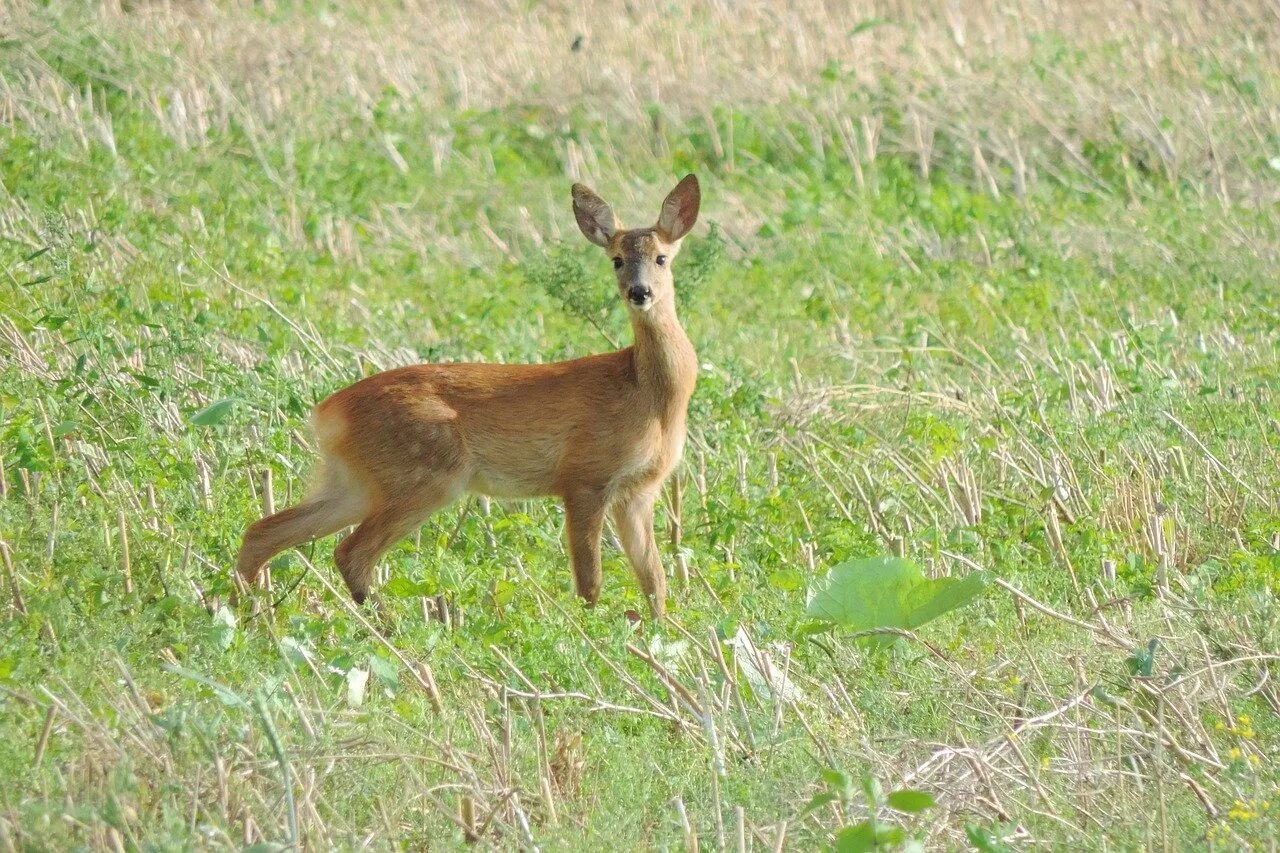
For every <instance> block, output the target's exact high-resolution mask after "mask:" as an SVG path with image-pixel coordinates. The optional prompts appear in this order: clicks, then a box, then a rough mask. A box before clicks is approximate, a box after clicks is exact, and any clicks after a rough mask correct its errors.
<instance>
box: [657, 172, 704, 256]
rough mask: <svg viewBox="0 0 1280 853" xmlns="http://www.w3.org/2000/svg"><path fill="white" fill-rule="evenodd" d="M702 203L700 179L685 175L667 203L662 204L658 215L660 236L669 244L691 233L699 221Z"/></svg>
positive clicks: (668, 196) (668, 197)
mask: <svg viewBox="0 0 1280 853" xmlns="http://www.w3.org/2000/svg"><path fill="white" fill-rule="evenodd" d="M701 203H702V190H700V189H699V188H698V179H697V178H696V177H695V176H693V175H685V176H684V180H682V181H680V183H678V184H676V188H675V189H673V190H672V191H671V192H670V194H669V195H667V199H666V201H664V202H663V203H662V213H660V214H658V226H657V229H658V234H659V235H660V236H661V237H662V239H664V240H666V241H667V242H668V243H674V242H675V241H677V240H679V239H680V238H681V237H683V236H684V235H686V234H688V233H689V229H690V228H692V227H693V223H695V222H697V221H698V206H699V205H700V204H701Z"/></svg>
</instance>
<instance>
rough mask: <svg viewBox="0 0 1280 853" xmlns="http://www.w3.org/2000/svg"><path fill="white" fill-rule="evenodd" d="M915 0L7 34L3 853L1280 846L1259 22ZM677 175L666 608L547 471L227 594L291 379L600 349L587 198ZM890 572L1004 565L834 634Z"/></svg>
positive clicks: (303, 394) (0, 725)
mask: <svg viewBox="0 0 1280 853" xmlns="http://www.w3.org/2000/svg"><path fill="white" fill-rule="evenodd" d="M923 5H924V6H925V7H924V8H922V7H921V6H922V4H915V3H892V2H889V3H875V4H872V3H856V4H852V5H851V6H848V7H845V6H843V5H841V4H830V5H829V6H828V5H827V4H822V3H817V2H803V3H800V4H798V5H797V6H796V7H795V8H794V10H793V11H792V12H791V13H790V14H783V13H781V12H778V11H775V10H774V8H773V6H772V5H771V4H765V3H763V2H755V0H745V2H742V3H728V2H724V3H720V2H716V3H711V4H705V5H704V4H687V5H686V4H680V3H658V2H652V0H634V2H631V3H628V4H623V5H614V4H600V5H596V4H587V3H584V2H578V0H566V1H565V2H553V3H546V4H539V3H515V2H499V0H484V2H480V3H476V4H452V3H447V2H443V0H421V2H416V3H415V2H409V3H377V4H365V5H360V4H351V5H350V6H346V5H340V4H337V3H329V2H299V3H289V2H275V0H271V2H260V3H228V4H218V5H214V4H212V3H179V2H173V3H146V2H132V3H121V2H120V0H116V2H114V3H111V2H107V3H103V4H101V6H97V5H94V4H79V3H71V2H56V1H55V2H51V3H30V2H25V0H22V2H18V3H16V4H9V5H7V6H6V7H5V8H3V9H0V35H2V40H0V268H2V269H3V275H0V309H2V310H0V454H2V456H3V461H2V465H0V474H2V479H0V557H2V558H3V559H2V568H3V575H2V579H0V608H3V621H2V622H0V774H2V775H3V778H4V779H5V781H4V782H3V783H0V850H9V849H20V850H28V849H29V850H44V849H48V850H54V849H69V848H73V847H87V848H94V849H98V848H106V849H151V850H159V849H190V848H198V849H206V848H207V849H223V848H239V847H248V848H252V849H254V850H266V849H284V848H286V847H288V846H290V845H297V846H300V847H305V848H307V849H317V850H319V849H332V848H363V847H369V848H371V849H386V848H397V849H424V848H428V847H433V848H449V847H454V846H460V845H462V844H463V843H464V840H475V841H477V843H478V844H480V845H481V846H484V847H495V848H498V847H500V848H512V847H524V848H532V847H535V846H536V847H538V848H541V849H548V850H550V849H583V850H587V849H600V848H602V847H605V846H608V847H611V848H613V849H619V850H622V849H631V848H637V847H645V848H667V849H691V848H693V847H694V846H695V845H701V846H702V847H705V848H722V847H727V848H730V849H743V848H750V849H754V850H774V849H777V848H778V847H785V848H786V849H797V850H804V849H815V848H821V847H824V846H833V845H834V846H836V847H837V848H838V849H841V850H857V849H868V847H867V845H868V844H870V843H873V842H874V843H877V844H878V845H879V846H882V847H887V848H894V847H900V846H904V845H906V846H910V845H911V844H913V843H916V842H919V843H923V844H924V845H925V846H926V847H928V848H930V849H933V848H938V849H953V848H964V847H965V846H971V847H975V848H977V849H982V850H1001V849H1018V848H1024V847H1052V848H1068V847H1071V848H1077V849H1112V848H1121V849H1132V848H1157V849H1166V850H1167V849H1176V848H1223V849H1240V848H1248V847H1253V846H1256V847H1259V848H1262V849H1266V848H1268V845H1271V846H1272V847H1273V846H1274V843H1275V841H1274V839H1275V837H1276V835H1277V833H1280V759H1277V757H1276V756H1277V755H1280V717H1278V716H1277V715H1280V684H1278V683H1277V677H1278V676H1280V608H1278V607H1277V599H1276V593H1277V590H1278V589H1280V510H1278V507H1277V497H1278V493H1277V488H1278V487H1280V453H1278V447H1277V445H1278V443H1280V409H1278V408H1277V406H1278V405H1280V399H1278V390H1280V386H1278V384H1277V383H1280V338H1278V324H1277V319H1278V317H1280V287H1278V284H1280V217H1278V216H1277V209H1278V208H1277V205H1278V203H1280V111H1278V110H1277V106H1276V105H1277V104H1280V59H1278V58H1280V17H1277V11H1276V8H1275V6H1274V5H1273V4H1270V3H1264V2H1251V1H1247V2H1243V3H1237V4H1232V5H1231V6H1230V7H1226V6H1223V7H1221V8H1219V9H1215V8H1213V6H1212V4H1200V3H1193V2H1184V0H1175V1H1174V2H1172V3H1170V4H1168V5H1167V6H1162V5H1160V4H1143V3H1134V4H1127V3H1126V4H1114V6H1113V4H1109V3H1101V2H1081V3H1074V2H1073V3H1067V2H1054V0H1017V2H1014V3H1010V4H996V3H987V2H981V0H957V2H952V3H939V4H923ZM86 7H92V8H86ZM688 171H695V172H697V173H698V175H699V177H700V178H701V180H702V186H703V199H704V201H703V208H702V220H701V223H700V224H699V226H698V228H697V229H696V230H695V232H694V233H693V234H692V235H691V236H690V237H689V238H688V239H687V240H686V247H685V251H684V253H683V254H682V255H681V257H680V259H679V260H678V261H677V262H676V266H675V275H676V282H677V288H678V290H679V294H680V296H679V302H680V311H681V316H682V318H683V320H684V324H685V326H686V329H687V330H688V333H689V336H690V338H691V339H692V340H693V342H694V344H695V346H696V347H697V348H698V352H699V358H700V360H701V362H702V368H701V375H700V379H699V384H698V388H697V391H696V393H695V395H694V399H693V402H692V405H691V410H690V437H689V444H688V448H687V451H686V457H685V462H684V463H683V465H682V467H681V468H680V469H679V470H678V476H677V478H676V479H677V482H678V484H679V492H680V499H679V500H678V501H677V500H676V499H675V497H674V494H668V495H667V496H666V498H665V500H664V506H663V507H662V508H660V519H661V521H660V526H661V528H662V529H661V530H660V536H661V538H662V540H663V542H664V558H665V562H666V566H667V569H668V573H669V575H670V576H671V577H672V583H673V590H672V596H671V601H670V606H669V619H668V620H666V621H665V622H663V623H662V624H656V625H655V624H652V623H650V624H645V625H642V626H640V627H635V626H633V625H632V624H631V623H630V621H629V620H628V619H627V618H626V616H625V613H626V611H628V610H631V609H639V610H643V609H644V608H643V604H642V601H641V597H640V595H639V593H638V590H637V588H636V585H635V582H634V580H633V579H632V576H631V572H630V571H629V569H628V568H627V567H626V564H625V560H624V559H623V558H622V556H621V555H620V554H619V553H618V551H617V549H616V548H613V547H611V546H610V544H609V542H608V541H606V556H605V586H604V593H603V595H602V600H601V605H600V606H599V607H598V608H597V609H595V610H591V611H588V610H585V609H584V608H582V607H581V605H580V604H579V602H578V600H577V599H576V598H575V596H574V595H573V592H572V586H571V578H570V572H569V570H568V560H567V556H566V554H565V549H564V545H563V541H562V532H561V527H562V517H561V510H560V508H559V506H558V505H556V504H555V503H553V502H549V501H548V502H529V503H520V504H510V505H506V504H500V503H497V502H495V503H493V504H492V506H489V505H481V504H479V503H467V504H465V505H464V504H458V505H456V506H454V507H452V508H450V509H449V510H446V511H444V512H441V513H440V514H438V515H437V516H436V517H434V518H433V519H432V520H431V521H430V522H429V523H428V524H427V525H426V526H424V527H423V528H422V530H421V533H420V534H419V535H418V536H416V537H413V538H410V539H408V540H406V541H405V542H403V543H401V544H400V545H399V546H398V547H396V548H395V549H394V550H393V551H392V552H391V553H390V554H389V555H388V557H387V559H386V560H385V561H384V562H385V566H384V568H385V577H386V580H385V581H384V583H383V584H382V587H381V590H382V595H381V599H382V604H383V612H382V613H381V614H376V613H375V612H374V611H372V610H362V609H357V608H355V607H353V606H352V605H351V604H350V602H349V600H348V599H347V597H346V596H345V595H342V594H337V590H338V588H339V587H340V585H341V581H340V578H339V577H338V575H337V574H336V572H335V570H334V567H333V561H332V550H333V544H334V542H333V541H332V539H330V540H322V541H320V542H318V543H315V545H313V546H311V547H308V548H304V549H302V550H301V551H300V552H291V553H289V554H286V555H284V556H282V557H281V558H279V559H277V560H276V561H275V562H274V564H273V565H272V568H271V590H270V592H266V591H264V592H262V593H261V594H260V595H259V596H257V598H256V599H255V600H254V601H253V602H245V601H242V602H240V603H239V604H238V605H237V606H229V605H228V603H227V601H228V593H229V591H230V588H231V585H230V574H229V573H230V569H231V567H232V565H233V562H234V557H235V550H236V547H237V545H238V542H239V537H240V535H241V533H242V532H243V529H244V527H245V526H246V525H247V524H248V523H250V522H251V521H253V520H255V519H256V518H258V517H259V516H260V515H261V514H262V513H263V512H264V508H265V507H266V506H269V505H275V506H284V505H285V504H287V503H289V502H291V501H292V500H295V499H296V498H297V497H298V495H299V493H300V491H301V490H302V489H303V488H304V487H305V484H306V482H307V476H308V473H309V470H310V469H309V466H310V464H311V460H312V453H311V450H310V448H311V445H312V442H313V439H312V437H311V436H310V435H309V433H308V431H307V421H306V416H307V412H308V410H309V408H310V406H311V405H312V404H314V403H315V402H316V401H318V400H320V399H322V398H323V397H324V396H325V395H327V394H329V393H331V392H332V391H334V390H337V389H338V388H340V387H343V386H344V385H346V384H349V383H350V382H352V381H354V380H356V379H357V378H359V377H361V376H363V375H367V374H369V373H371V372H373V371H376V370H379V369H383V368H386V367H390V366H393V365H398V364H405V363H412V362H418V361H459V360H486V361H505V362H521V361H549V360H555V359H560V358H567V357H574V356H578V355H584V354H587V353H590V352H596V351H601V350H603V349H607V348H609V347H610V346H611V345H612V343H617V344H618V345H625V343H626V342H627V339H628V336H629V334H630V332H629V330H628V328H627V325H626V322H625V318H624V312H623V310H622V309H621V307H620V306H618V305H617V304H615V303H616V297H615V296H614V292H615V291H614V286H613V284H612V277H611V276H612V272H611V270H610V269H609V266H608V261H607V259H606V258H605V257H604V256H603V255H602V254H601V253H599V252H598V251H597V250H595V249H594V248H592V247H590V246H588V245H586V243H585V241H584V240H583V239H582V238H581V236H580V235H579V234H578V232H577V228H576V227H575V225H574V220H573V215H572V212H571V209H570V201H569V186H570V184H571V182H572V181H575V180H583V181H586V182H587V183H589V184H591V185H592V186H594V187H595V188H596V190H598V191H599V192H600V193H601V194H602V195H603V196H604V197H605V198H607V199H608V200H609V201H610V202H611V203H612V204H613V205H614V208H615V210H617V211H618V212H619V213H620V215H621V216H622V218H623V220H624V222H625V223H626V224H627V225H633V226H634V225H644V224H648V223H649V222H651V221H652V220H653V219H655V218H656V215H657V210H658V205H659V203H660V201H661V199H662V197H663V195H664V194H665V192H666V191H667V190H668V189H669V188H670V187H671V186H672V185H673V184H674V181H675V180H676V179H677V178H678V177H679V176H680V175H683V174H684V173H685V172H688ZM676 519H678V523H677V522H676V521H675V520H676ZM677 551H678V559H677V554H676V552H677ZM885 554H902V555H905V556H906V557H908V558H910V559H912V560H913V561H914V562H915V563H916V564H918V565H919V566H920V567H921V568H922V569H923V571H924V573H925V574H926V575H928V576H930V577H943V576H953V577H963V576H967V575H969V573H971V572H972V571H974V570H976V569H982V570H985V571H986V572H987V573H988V575H989V576H990V577H991V582H990V583H988V584H987V586H986V588H985V590H984V592H983V593H982V594H981V595H980V596H979V597H978V598H977V599H976V600H975V601H973V602H972V603H970V604H969V605H968V606H966V607H964V608H963V609H959V610H956V611H954V612H952V613H949V614H947V615H945V616H944V617H942V618H940V619H938V620H936V621H934V622H930V623H929V624H927V625H924V626H921V627H919V628H918V629H917V630H916V631H914V632H908V633H907V635H905V636H900V637H898V638H897V640H896V642H895V643H893V644H892V645H889V646H888V647H885V646H868V645H866V644H865V643H863V642H861V641H859V640H858V639H857V638H855V637H853V636H851V635H850V633H849V632H847V631H840V630H836V631H830V632H826V633H822V634H818V635H813V634H811V633H810V632H809V631H808V630H807V622H806V617H805V607H806V596H807V593H808V591H810V590H811V589H813V588H814V586H815V585H816V584H818V583H820V581H821V578H822V577H823V576H824V575H825V573H826V572H827V571H828V570H829V569H830V568H831V567H832V566H834V565H836V564H838V563H841V562H842V561H845V560H848V559H853V558H863V557H873V556H878V555H885ZM678 562H681V563H683V565H684V566H685V567H686V568H687V572H688V576H689V579H688V582H687V583H684V584H680V583H677V580H676V572H677V563H678ZM335 585H336V586H335ZM902 788H907V789H912V790H918V791H922V792H926V793H928V794H929V795H931V796H932V798H933V799H934V800H935V802H934V804H933V805H932V806H931V807H928V808H925V809H924V810H923V811H921V812H919V813H911V811H910V810H909V809H905V810H904V809H895V808H891V807H890V806H888V805H885V804H884V803H883V795H884V794H885V793H886V792H892V791H895V790H898V789H902ZM895 802H897V803H898V804H900V805H901V804H903V803H905V802H906V801H905V800H901V799H899V800H897V801H895ZM868 819H870V820H872V821H873V823H872V824H865V823H863V822H864V821H867V820H868ZM859 826H861V827H862V828H861V829H858V827H859ZM869 829H870V830H874V833H872V834H873V835H875V838H874V839H872V838H870V837H869V836H868V834H867V832H868V830H869Z"/></svg>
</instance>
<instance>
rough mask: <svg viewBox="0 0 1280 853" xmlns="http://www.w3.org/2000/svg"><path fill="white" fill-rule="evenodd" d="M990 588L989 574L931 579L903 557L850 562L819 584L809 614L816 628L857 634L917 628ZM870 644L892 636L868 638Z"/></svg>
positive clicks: (866, 639) (806, 610) (974, 573)
mask: <svg viewBox="0 0 1280 853" xmlns="http://www.w3.org/2000/svg"><path fill="white" fill-rule="evenodd" d="M985 585H986V575H985V573H983V572H973V573H971V574H969V575H966V576H965V577H963V578H936V579H929V578H926V577H924V576H923V575H922V574H921V573H920V569H919V568H918V567H917V566H916V565H915V564H914V563H912V562H911V561H909V560H904V559H901V558H898V557H872V558H869V559H864V560H848V561H846V562H843V563H840V564H839V565H838V566H836V567H835V568H833V569H832V570H831V571H830V572H829V573H828V574H827V576H826V577H825V578H823V579H822V580H821V581H819V582H818V584H817V585H816V586H815V587H814V589H813V592H812V594H811V595H810V597H809V605H808V607H807V608H806V609H805V615H806V616H808V617H809V618H810V619H812V620H814V623H816V624H815V626H814V630H822V629H825V628H826V627H833V626H839V627H842V628H850V629H852V630H854V631H875V630H877V629H881V628H898V629H902V630H908V631H909V630H912V629H914V628H918V627H919V626H921V625H923V624H925V623H926V622H929V621H931V620H933V619H936V618H938V617H939V616H941V615H942V614H944V613H946V612H948V611H950V610H954V609H956V608H957V607H960V606H962V605H964V604H967V603H968V602H969V601H971V600H972V599H973V598H974V597H976V596H977V595H978V594H979V593H980V592H982V589H983V587H984V586H985ZM863 639H864V640H865V641H867V642H869V643H884V642H887V641H888V640H889V638H887V637H884V636H874V635H873V636H867V637H864V638H863Z"/></svg>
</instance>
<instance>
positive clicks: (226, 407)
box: [191, 397, 238, 426]
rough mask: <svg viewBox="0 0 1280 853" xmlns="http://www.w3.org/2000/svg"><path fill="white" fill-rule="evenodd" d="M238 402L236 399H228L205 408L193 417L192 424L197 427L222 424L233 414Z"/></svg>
mask: <svg viewBox="0 0 1280 853" xmlns="http://www.w3.org/2000/svg"><path fill="white" fill-rule="evenodd" d="M237 402H238V401H237V400H236V398H235V397H227V398H226V399H225V400H219V401H218V402H216V403H212V404H210V405H208V406H205V407H204V408H203V409H201V410H200V411H198V412H196V413H195V414H194V415H192V416H191V422H192V423H193V424H195V425H196V426H214V425H215V424H220V423H222V422H223V421H224V420H226V417H227V415H229V414H231V409H232V407H233V406H235V404H236V403H237Z"/></svg>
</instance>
